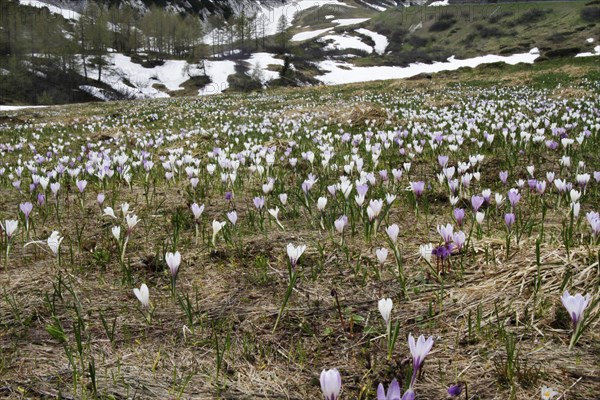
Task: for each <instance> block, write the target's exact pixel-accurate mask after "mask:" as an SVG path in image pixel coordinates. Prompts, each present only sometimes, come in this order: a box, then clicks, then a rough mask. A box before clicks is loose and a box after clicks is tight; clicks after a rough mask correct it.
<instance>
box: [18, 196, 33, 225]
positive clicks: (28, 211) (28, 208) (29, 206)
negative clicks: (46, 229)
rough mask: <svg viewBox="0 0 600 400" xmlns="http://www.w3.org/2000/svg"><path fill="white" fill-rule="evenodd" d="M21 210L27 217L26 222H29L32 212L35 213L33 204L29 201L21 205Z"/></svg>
mask: <svg viewBox="0 0 600 400" xmlns="http://www.w3.org/2000/svg"><path fill="white" fill-rule="evenodd" d="M19 209H20V210H21V212H22V213H23V215H24V216H25V221H29V215H31V212H32V211H33V204H31V203H30V202H28V201H27V202H25V203H21V204H20V205H19Z"/></svg>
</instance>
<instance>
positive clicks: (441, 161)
mask: <svg viewBox="0 0 600 400" xmlns="http://www.w3.org/2000/svg"><path fill="white" fill-rule="evenodd" d="M438 163H439V164H440V167H442V168H445V167H446V165H448V156H442V155H439V156H438Z"/></svg>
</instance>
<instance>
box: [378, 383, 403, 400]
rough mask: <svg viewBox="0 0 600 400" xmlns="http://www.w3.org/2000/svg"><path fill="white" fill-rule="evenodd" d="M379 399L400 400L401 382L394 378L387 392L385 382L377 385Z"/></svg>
mask: <svg viewBox="0 0 600 400" xmlns="http://www.w3.org/2000/svg"><path fill="white" fill-rule="evenodd" d="M377 400H400V384H399V383H398V381H397V380H396V379H394V380H392V383H390V386H389V387H388V390H387V394H386V392H385V388H384V387H383V384H382V383H380V384H379V386H378V387H377Z"/></svg>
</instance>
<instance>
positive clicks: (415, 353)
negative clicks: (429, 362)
mask: <svg viewBox="0 0 600 400" xmlns="http://www.w3.org/2000/svg"><path fill="white" fill-rule="evenodd" d="M408 347H409V348H410V353H411V355H412V358H413V380H412V381H411V385H410V386H411V387H413V385H412V384H414V378H415V377H416V374H417V372H418V371H419V370H420V369H421V368H422V367H423V364H424V363H425V357H427V354H429V352H430V351H431V348H432V347H433V336H429V338H428V339H427V340H425V336H423V335H421V336H419V338H418V339H417V340H416V341H415V338H414V337H413V335H412V333H411V334H409V335H408Z"/></svg>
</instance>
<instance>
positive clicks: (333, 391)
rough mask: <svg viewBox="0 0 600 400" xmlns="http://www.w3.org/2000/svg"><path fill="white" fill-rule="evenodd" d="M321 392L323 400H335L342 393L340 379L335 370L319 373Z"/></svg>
mask: <svg viewBox="0 0 600 400" xmlns="http://www.w3.org/2000/svg"><path fill="white" fill-rule="evenodd" d="M320 382H321V391H322V392H323V396H324V397H325V400H337V399H338V398H339V396H340V392H341V391H342V377H341V375H340V373H339V372H338V370H337V369H335V368H334V369H330V370H327V371H326V370H323V371H321V377H320Z"/></svg>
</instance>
